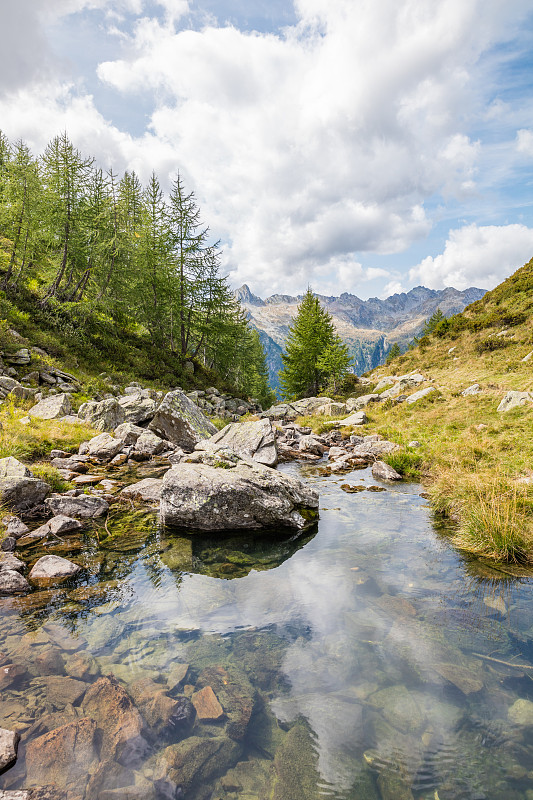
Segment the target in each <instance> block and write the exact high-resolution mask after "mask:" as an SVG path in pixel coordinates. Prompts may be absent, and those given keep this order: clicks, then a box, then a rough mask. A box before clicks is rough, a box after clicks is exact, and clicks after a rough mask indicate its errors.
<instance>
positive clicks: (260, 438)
mask: <svg viewBox="0 0 533 800" xmlns="http://www.w3.org/2000/svg"><path fill="white" fill-rule="evenodd" d="M221 448H226V449H228V450H232V451H233V452H234V453H237V455H239V456H245V457H246V458H253V459H254V461H258V462H259V463H260V464H264V465H265V466H267V467H274V466H276V464H277V463H278V453H277V449H276V434H275V431H274V428H273V427H272V422H271V420H270V419H260V420H255V421H253V420H252V421H250V422H232V423H231V424H230V425H226V427H225V428H222V430H221V431H218V433H215V435H214V436H211V438H210V439H205V440H204V441H202V442H200V443H199V444H197V445H196V450H206V451H208V452H210V453H214V452H216V451H217V450H219V449H221Z"/></svg>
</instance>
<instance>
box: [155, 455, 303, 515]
mask: <svg viewBox="0 0 533 800" xmlns="http://www.w3.org/2000/svg"><path fill="white" fill-rule="evenodd" d="M223 463H225V464H226V467H227V468H221V467H214V466H211V465H209V464H205V463H194V464H193V463H188V462H181V463H180V464H177V465H176V466H174V467H172V469H170V470H169V471H168V472H167V473H166V475H165V476H164V478H163V489H162V492H161V503H160V511H161V519H162V521H163V523H164V524H167V525H176V526H180V527H187V528H191V529H194V530H213V531H216V530H246V529H258V528H273V527H274V528H279V527H280V526H282V527H288V528H293V529H296V530H305V529H306V528H308V527H309V526H310V525H312V524H313V523H314V522H315V521H316V520H317V519H318V493H317V492H316V491H315V490H314V489H311V488H310V487H308V486H306V485H305V484H303V483H301V482H300V481H298V480H296V479H295V478H291V477H289V476H288V475H284V474H282V473H280V472H277V471H276V470H274V469H271V468H270V467H265V466H263V465H262V464H259V463H258V462H257V461H253V460H252V459H248V458H239V457H238V456H234V455H233V456H232V457H231V456H230V458H228V459H227V460H226V461H225V462H223Z"/></svg>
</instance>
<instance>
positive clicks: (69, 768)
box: [26, 718, 98, 797]
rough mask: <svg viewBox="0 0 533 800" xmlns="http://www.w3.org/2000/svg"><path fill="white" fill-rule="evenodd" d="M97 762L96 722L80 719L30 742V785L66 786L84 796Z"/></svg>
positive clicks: (28, 760) (28, 770)
mask: <svg viewBox="0 0 533 800" xmlns="http://www.w3.org/2000/svg"><path fill="white" fill-rule="evenodd" d="M97 761H98V751H97V739H96V722H95V721H94V720H92V719H88V718H82V719H79V720H77V721H76V722H71V723H69V724H67V725H63V726H61V727H60V728H56V729H55V730H52V731H50V733H46V734H44V735H43V736H39V737H37V738H36V739H33V740H31V741H29V742H28V744H27V746H26V785H27V786H28V787H32V786H42V785H47V784H48V785H54V786H58V787H64V788H65V789H66V790H67V791H68V793H69V796H80V797H81V796H83V793H84V791H85V787H86V784H87V780H88V777H89V770H90V768H91V767H93V766H94V765H95V763H96V762H97Z"/></svg>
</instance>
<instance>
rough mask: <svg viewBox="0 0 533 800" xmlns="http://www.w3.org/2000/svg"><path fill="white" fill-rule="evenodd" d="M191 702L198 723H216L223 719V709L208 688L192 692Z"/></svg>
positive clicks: (211, 690)
mask: <svg viewBox="0 0 533 800" xmlns="http://www.w3.org/2000/svg"><path fill="white" fill-rule="evenodd" d="M191 701H192V704H193V706H194V708H195V709H196V715H197V717H198V719H199V720H200V722H217V720H219V719H222V718H223V717H224V709H223V708H222V706H221V705H220V703H219V702H218V698H217V696H216V694H215V693H214V691H213V689H212V688H211V687H210V686H204V688H203V689H200V690H199V691H198V692H194V694H193V696H192V697H191Z"/></svg>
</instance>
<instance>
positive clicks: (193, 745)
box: [154, 736, 242, 798]
mask: <svg viewBox="0 0 533 800" xmlns="http://www.w3.org/2000/svg"><path fill="white" fill-rule="evenodd" d="M241 753H242V748H241V746H240V745H239V744H238V743H237V742H234V741H233V740H232V739H229V738H228V737H227V736H212V737H210V738H207V737H201V736H188V737H187V738H186V739H184V740H183V741H182V742H179V743H178V744H171V745H169V747H166V748H165V749H164V750H163V751H162V752H161V753H160V755H159V757H158V759H157V763H156V767H155V773H154V778H155V784H156V786H157V787H158V788H160V789H161V790H163V791H161V795H160V796H161V797H175V798H178V797H193V796H194V797H196V796H198V797H200V796H203V797H206V796H208V795H206V794H205V792H202V795H200V794H198V795H197V794H196V791H195V790H201V789H202V787H204V788H205V786H208V785H209V784H210V783H211V782H212V781H213V780H215V779H216V778H218V777H219V776H220V775H224V773H226V772H227V771H228V769H230V767H233V766H234V765H235V764H236V763H237V761H238V759H239V757H240V755H241ZM164 792H165V793H164Z"/></svg>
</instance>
